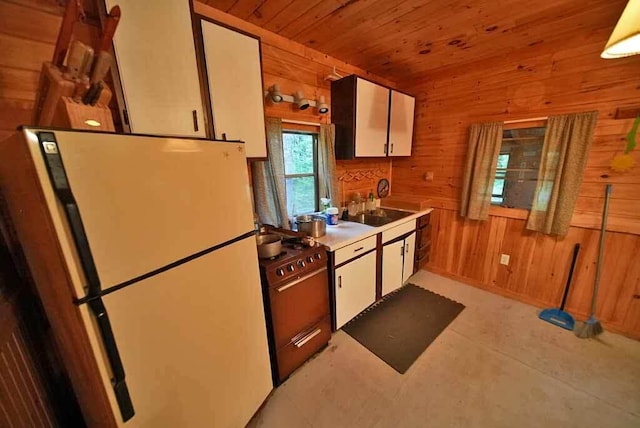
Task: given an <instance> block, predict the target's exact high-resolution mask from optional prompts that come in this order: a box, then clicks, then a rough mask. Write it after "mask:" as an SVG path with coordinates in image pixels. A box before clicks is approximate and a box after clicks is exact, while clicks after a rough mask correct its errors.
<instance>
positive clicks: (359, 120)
mask: <svg viewBox="0 0 640 428" xmlns="http://www.w3.org/2000/svg"><path fill="white" fill-rule="evenodd" d="M388 124H389V89H387V88H385V87H383V86H379V85H376V84H375V83H371V82H369V81H368V80H364V79H357V83H356V125H355V126H356V129H355V146H356V147H355V151H356V157H367V156H386V150H387V127H388Z"/></svg>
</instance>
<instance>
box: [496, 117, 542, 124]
mask: <svg viewBox="0 0 640 428" xmlns="http://www.w3.org/2000/svg"><path fill="white" fill-rule="evenodd" d="M547 119H549V117H547V116H544V117H532V118H531V119H518V120H505V121H504V123H505V124H506V125H508V124H510V123H523V122H537V121H539V120H547Z"/></svg>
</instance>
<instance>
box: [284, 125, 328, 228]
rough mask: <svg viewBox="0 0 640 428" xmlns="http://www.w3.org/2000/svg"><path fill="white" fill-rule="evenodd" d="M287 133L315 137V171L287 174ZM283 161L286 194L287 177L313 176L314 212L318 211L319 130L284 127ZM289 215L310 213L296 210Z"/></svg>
mask: <svg viewBox="0 0 640 428" xmlns="http://www.w3.org/2000/svg"><path fill="white" fill-rule="evenodd" d="M285 134H297V135H310V136H311V138H312V139H313V173H304V174H287V167H286V159H284V156H285V154H284V153H285V152H284V135H285ZM282 146H283V147H282V162H283V167H282V169H283V171H284V186H285V196H286V195H287V179H288V178H303V177H313V184H314V193H315V205H314V211H312V212H318V210H319V206H320V197H319V194H320V186H319V181H320V177H319V171H318V132H312V131H300V130H291V129H283V130H282ZM287 211H288V204H287ZM287 214H288V215H290V216H292V217H295V216H298V215H303V214H310V213H308V212H304V213H303V212H299V213H294V212H291V213H289V212H287Z"/></svg>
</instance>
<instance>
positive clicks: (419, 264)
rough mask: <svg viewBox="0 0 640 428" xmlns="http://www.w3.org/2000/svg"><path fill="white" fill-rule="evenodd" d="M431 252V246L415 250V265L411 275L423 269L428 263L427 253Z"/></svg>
mask: <svg viewBox="0 0 640 428" xmlns="http://www.w3.org/2000/svg"><path fill="white" fill-rule="evenodd" d="M430 251H431V244H430V243H429V244H427V245H425V246H424V247H422V248H419V249H417V250H416V256H415V263H414V268H413V273H416V272H417V271H419V270H420V269H422V268H424V267H425V266H426V265H427V263H429V252H430Z"/></svg>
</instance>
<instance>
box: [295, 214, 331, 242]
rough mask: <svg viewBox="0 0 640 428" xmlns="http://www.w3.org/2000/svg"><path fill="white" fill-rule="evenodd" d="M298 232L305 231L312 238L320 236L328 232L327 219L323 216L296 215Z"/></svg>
mask: <svg viewBox="0 0 640 428" xmlns="http://www.w3.org/2000/svg"><path fill="white" fill-rule="evenodd" d="M296 224H297V225H298V232H304V233H306V234H307V235H309V236H311V237H312V238H319V237H320V236H324V235H325V234H326V233H327V221H326V219H325V218H324V217H322V216H315V215H307V214H305V215H299V216H297V217H296Z"/></svg>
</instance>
